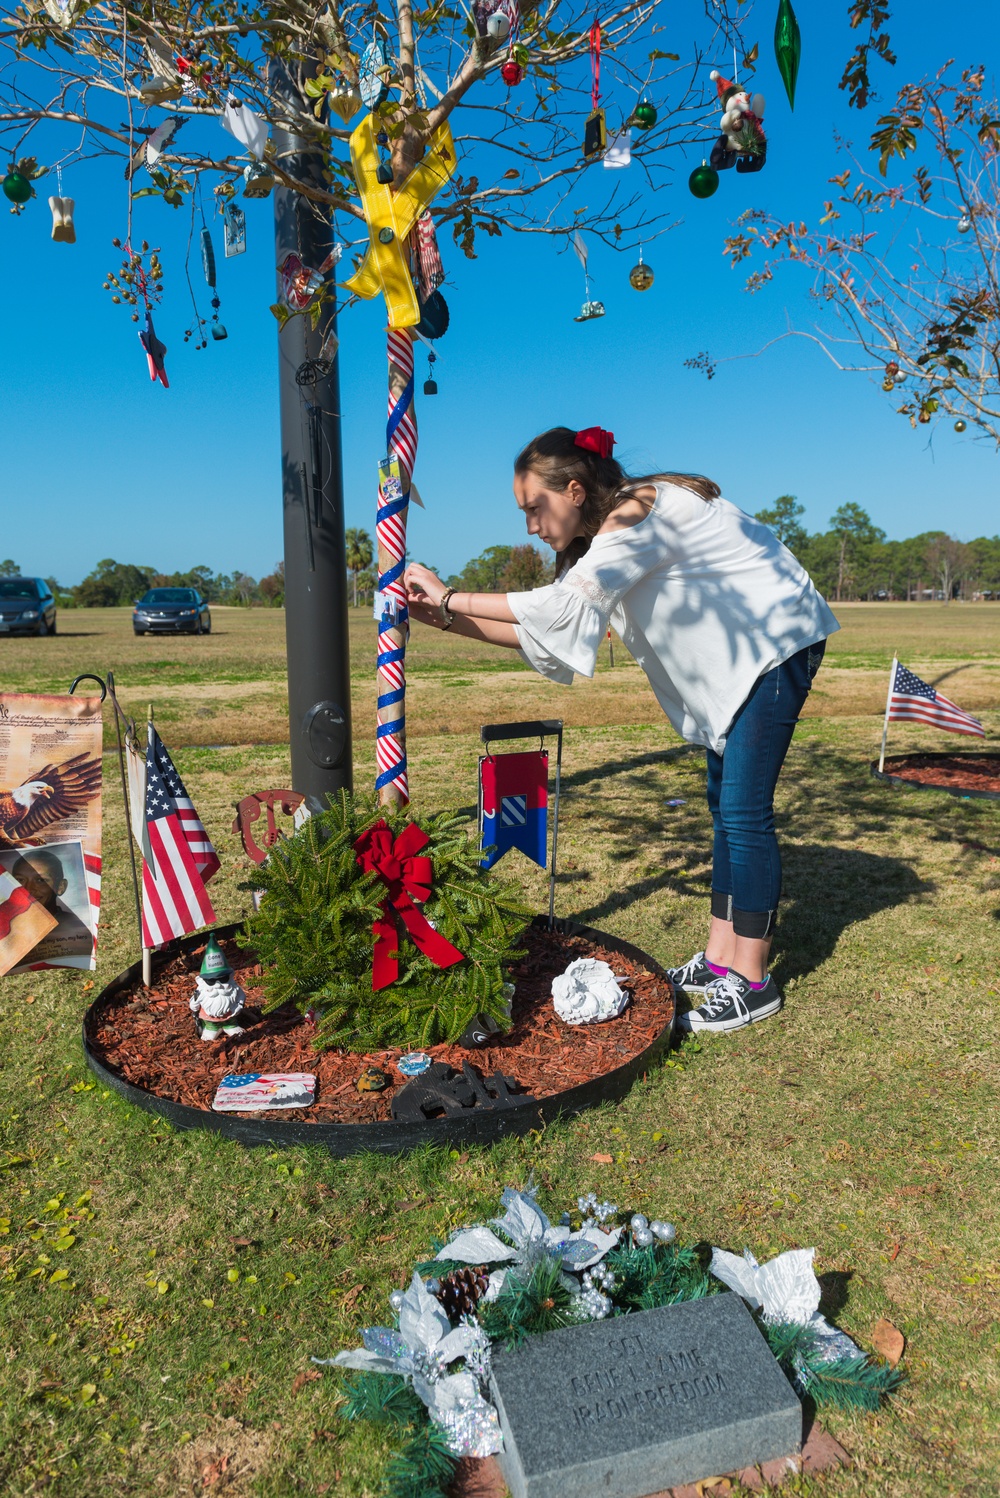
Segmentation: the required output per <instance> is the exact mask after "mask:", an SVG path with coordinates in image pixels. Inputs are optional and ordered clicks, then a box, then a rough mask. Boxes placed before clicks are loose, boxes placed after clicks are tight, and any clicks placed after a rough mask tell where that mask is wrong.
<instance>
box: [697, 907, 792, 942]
mask: <svg viewBox="0 0 1000 1498" xmlns="http://www.w3.org/2000/svg"><path fill="white" fill-rule="evenodd" d="M714 913H715V912H714V911H713V915H714ZM777 916H778V912H777V910H734V911H733V915H732V921H733V935H734V936H747V937H750V938H751V939H752V940H754V941H763V940H764V938H765V937H768V936H770V935H771V932H772V931H773V930H774V923H775V920H776V919H777Z"/></svg>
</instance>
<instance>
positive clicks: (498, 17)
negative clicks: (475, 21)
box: [486, 10, 510, 42]
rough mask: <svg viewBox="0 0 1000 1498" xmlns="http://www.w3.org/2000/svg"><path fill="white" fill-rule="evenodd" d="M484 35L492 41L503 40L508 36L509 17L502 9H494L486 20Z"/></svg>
mask: <svg viewBox="0 0 1000 1498" xmlns="http://www.w3.org/2000/svg"><path fill="white" fill-rule="evenodd" d="M486 35H487V36H488V37H489V38H490V39H491V41H494V42H505V41H506V40H507V38H508V37H509V36H510V17H509V16H508V15H506V14H505V13H504V12H503V11H502V10H497V11H494V12H493V14H492V15H491V16H490V18H489V20H488V21H487V22H486Z"/></svg>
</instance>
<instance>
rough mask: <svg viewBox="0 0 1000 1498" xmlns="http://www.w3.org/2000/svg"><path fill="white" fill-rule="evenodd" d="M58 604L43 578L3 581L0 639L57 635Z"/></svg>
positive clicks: (0, 582)
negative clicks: (5, 637)
mask: <svg viewBox="0 0 1000 1498" xmlns="http://www.w3.org/2000/svg"><path fill="white" fill-rule="evenodd" d="M55 632H56V601H55V599H54V598H53V597H52V589H51V588H50V587H49V585H48V583H47V582H46V581H45V580H44V578H41V577H0V635H54V634H55Z"/></svg>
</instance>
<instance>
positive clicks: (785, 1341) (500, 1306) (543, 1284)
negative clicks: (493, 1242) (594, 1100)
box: [343, 1212, 906, 1498]
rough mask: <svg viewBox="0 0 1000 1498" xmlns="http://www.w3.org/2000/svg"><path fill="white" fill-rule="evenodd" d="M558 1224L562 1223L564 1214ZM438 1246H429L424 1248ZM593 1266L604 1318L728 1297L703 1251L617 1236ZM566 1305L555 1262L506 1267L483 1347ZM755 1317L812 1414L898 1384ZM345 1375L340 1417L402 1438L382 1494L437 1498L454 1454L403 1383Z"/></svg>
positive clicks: (861, 1405) (884, 1370) (568, 1318)
mask: <svg viewBox="0 0 1000 1498" xmlns="http://www.w3.org/2000/svg"><path fill="white" fill-rule="evenodd" d="M576 1217H577V1214H574V1218H576ZM563 1220H564V1222H568V1221H569V1220H570V1219H569V1214H566V1216H565V1217H564V1219H563ZM629 1220H630V1214H629V1213H627V1212H625V1213H616V1215H615V1218H614V1221H616V1222H617V1223H618V1224H619V1225H625V1224H627V1223H628V1222H629ZM608 1225H609V1226H610V1222H609V1223H608ZM493 1228H494V1231H495V1232H497V1235H498V1236H499V1237H501V1238H505V1237H506V1235H505V1234H504V1233H503V1231H502V1230H501V1229H499V1228H498V1225H497V1224H496V1223H495V1222H494V1224H493ZM508 1241H509V1240H508ZM443 1246H444V1245H442V1244H434V1245H433V1248H434V1249H440V1248H442V1247H443ZM601 1263H602V1267H603V1266H606V1267H607V1269H609V1270H611V1272H612V1274H613V1275H614V1285H613V1288H612V1289H611V1290H610V1291H609V1295H610V1299H611V1301H612V1303H613V1314H614V1315H628V1314H630V1313H631V1312H634V1311H640V1310H653V1309H655V1308H656V1307H657V1306H667V1305H676V1304H677V1303H678V1302H679V1301H685V1300H699V1299H701V1298H702V1297H704V1296H707V1295H719V1294H732V1293H733V1292H732V1291H729V1290H727V1289H725V1287H724V1286H723V1285H722V1284H721V1283H720V1282H719V1281H718V1280H717V1279H716V1278H715V1277H714V1276H713V1275H712V1274H711V1273H710V1272H709V1267H708V1255H707V1254H706V1253H705V1252H704V1247H703V1246H701V1247H698V1248H695V1247H689V1246H685V1245H683V1244H680V1243H678V1242H676V1241H674V1242H671V1243H665V1242H659V1241H657V1242H654V1243H652V1244H650V1245H649V1246H645V1247H636V1246H635V1245H634V1244H633V1243H632V1242H631V1240H630V1235H629V1233H628V1231H626V1232H625V1233H624V1234H623V1237H622V1239H621V1241H620V1243H619V1246H618V1247H616V1248H613V1249H611V1251H610V1252H609V1253H607V1254H606V1255H605V1257H604V1259H603V1260H602V1261H601ZM455 1267H460V1266H459V1265H458V1262H457V1261H451V1260H442V1259H435V1258H428V1259H426V1260H425V1261H424V1262H422V1263H420V1264H418V1265H417V1266H416V1268H417V1271H418V1272H419V1274H420V1275H421V1278H423V1279H424V1280H427V1279H429V1278H432V1277H438V1276H441V1277H443V1276H445V1275H446V1274H447V1273H448V1272H449V1271H450V1270H451V1269H453V1268H455ZM573 1300H574V1296H573V1295H572V1294H571V1293H570V1292H569V1290H568V1289H567V1288H566V1283H565V1275H564V1272H563V1270H562V1266H561V1261H560V1259H559V1258H557V1257H542V1258H540V1259H537V1260H536V1261H535V1262H534V1263H533V1264H531V1265H530V1267H529V1266H527V1265H525V1264H521V1265H518V1264H516V1263H515V1265H514V1266H512V1267H511V1268H510V1269H508V1272H507V1275H506V1277H505V1280H504V1284H503V1287H502V1289H501V1291H500V1293H499V1295H498V1296H497V1298H496V1299H495V1300H492V1301H486V1300H483V1301H481V1302H480V1303H479V1305H478V1307H477V1309H476V1318H477V1320H478V1322H479V1325H480V1327H481V1328H482V1329H483V1331H485V1332H486V1334H487V1335H488V1337H489V1338H490V1340H491V1341H492V1342H497V1343H500V1344H502V1345H504V1346H506V1347H512V1348H513V1347H518V1346H521V1345H522V1344H523V1343H524V1342H525V1341H526V1339H527V1338H528V1337H530V1336H538V1335H542V1334H544V1333H545V1332H550V1331H557V1330H559V1329H560V1328H561V1327H565V1326H568V1325H572V1324H578V1321H579V1318H578V1317H577V1316H574V1315H573V1312H572V1309H571V1307H572V1302H573ZM755 1320H756V1322H757V1325H758V1326H759V1328H760V1330H761V1332H762V1334H763V1335H764V1337H765V1338H766V1339H767V1343H768V1345H769V1347H770V1349H771V1352H772V1353H773V1355H774V1357H775V1359H776V1360H777V1362H778V1364H779V1365H780V1367H781V1369H782V1371H783V1372H784V1373H785V1375H786V1376H787V1377H788V1379H789V1381H790V1382H791V1383H792V1385H793V1386H794V1388H795V1389H796V1392H797V1393H798V1394H799V1396H800V1398H808V1399H811V1400H812V1401H813V1402H814V1403H815V1405H816V1406H817V1408H819V1409H823V1408H827V1409H837V1410H843V1411H864V1412H868V1413H874V1412H875V1411H877V1410H878V1409H879V1408H880V1407H881V1406H882V1405H883V1404H884V1403H885V1402H886V1401H887V1400H888V1399H889V1398H890V1397H891V1396H892V1395H893V1394H895V1393H896V1391H897V1390H898V1389H899V1388H900V1386H901V1384H902V1383H903V1382H904V1380H905V1377H906V1375H905V1374H904V1373H903V1372H902V1371H901V1370H900V1369H898V1368H892V1367H890V1366H889V1365H888V1364H886V1363H880V1362H873V1361H871V1360H870V1359H869V1358H868V1357H867V1356H866V1355H865V1354H863V1353H859V1355H858V1356H856V1357H838V1358H836V1359H824V1357H823V1352H822V1348H821V1346H820V1342H821V1340H822V1339H820V1338H817V1336H816V1335H815V1334H814V1333H813V1332H812V1331H811V1330H810V1329H809V1328H808V1327H807V1326H802V1325H798V1324H795V1323H791V1322H777V1323H775V1322H768V1321H766V1320H764V1318H763V1317H762V1316H761V1315H760V1314H759V1313H756V1314H755ZM345 1377H346V1385H345V1394H346V1399H345V1404H344V1406H343V1412H344V1414H345V1415H346V1417H347V1418H348V1419H350V1420H368V1421H372V1422H373V1423H377V1424H383V1425H384V1424H386V1423H392V1424H394V1425H396V1426H398V1427H399V1430H400V1435H401V1437H402V1436H404V1435H405V1439H404V1440H403V1444H402V1446H401V1448H400V1450H399V1451H398V1452H397V1453H396V1454H395V1455H394V1456H393V1457H392V1458H391V1459H390V1462H389V1465H388V1468H387V1472H386V1481H385V1487H384V1489H383V1492H384V1495H385V1498H447V1493H448V1490H449V1487H450V1485H451V1483H452V1481H453V1478H454V1473H455V1468H456V1465H457V1458H456V1457H455V1456H454V1455H452V1453H451V1452H450V1451H449V1450H448V1447H447V1445H446V1443H445V1441H444V1439H443V1433H442V1432H441V1431H440V1430H439V1429H438V1427H437V1426H436V1425H435V1424H434V1423H433V1422H432V1421H431V1419H430V1417H429V1416H428V1413H427V1410H426V1409H425V1407H424V1405H423V1404H422V1402H421V1401H420V1399H419V1398H418V1397H417V1395H416V1394H415V1393H414V1391H413V1389H412V1388H411V1387H410V1385H409V1383H408V1382H407V1380H406V1379H405V1378H401V1377H396V1376H392V1375H387V1374H384V1373H369V1372H352V1373H349V1374H347V1375H346V1376H345Z"/></svg>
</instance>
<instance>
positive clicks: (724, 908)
mask: <svg viewBox="0 0 1000 1498" xmlns="http://www.w3.org/2000/svg"><path fill="white" fill-rule="evenodd" d="M712 914H713V915H714V916H715V918H716V920H719V921H731V920H732V918H733V897H732V895H724V894H723V893H722V891H721V890H718V889H713V891H712Z"/></svg>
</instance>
